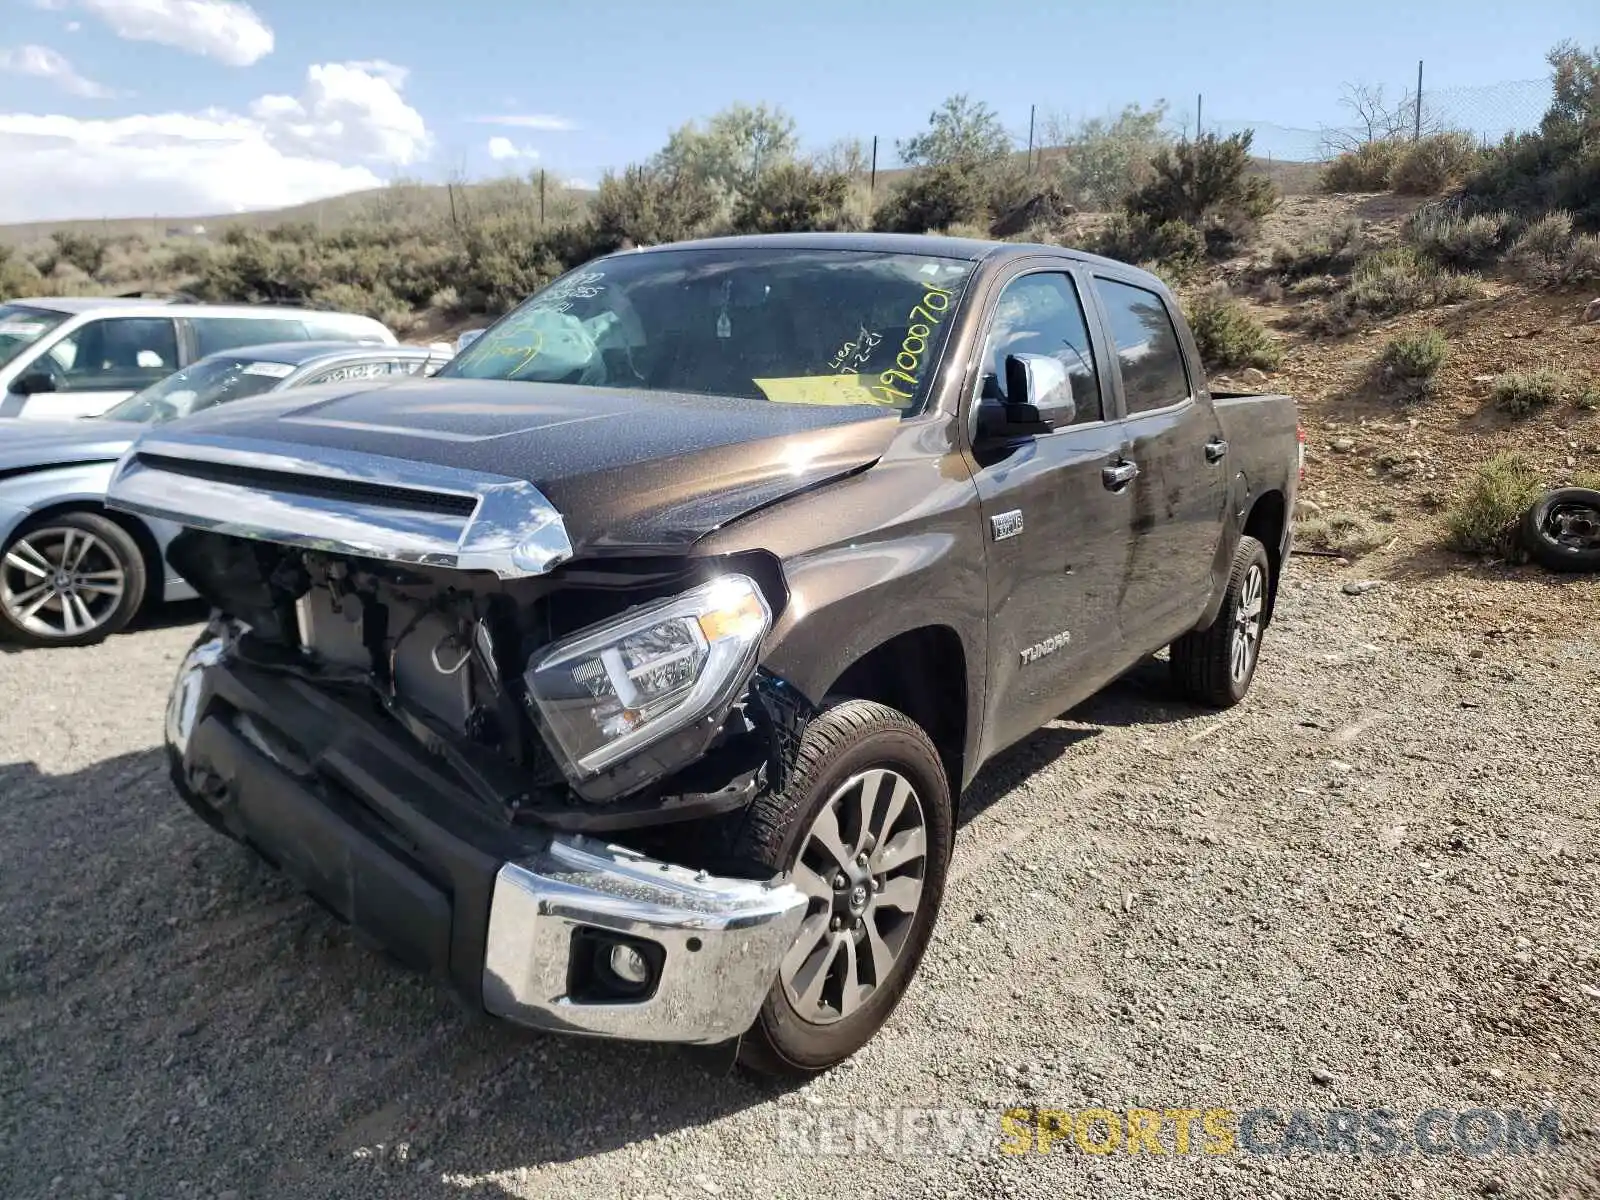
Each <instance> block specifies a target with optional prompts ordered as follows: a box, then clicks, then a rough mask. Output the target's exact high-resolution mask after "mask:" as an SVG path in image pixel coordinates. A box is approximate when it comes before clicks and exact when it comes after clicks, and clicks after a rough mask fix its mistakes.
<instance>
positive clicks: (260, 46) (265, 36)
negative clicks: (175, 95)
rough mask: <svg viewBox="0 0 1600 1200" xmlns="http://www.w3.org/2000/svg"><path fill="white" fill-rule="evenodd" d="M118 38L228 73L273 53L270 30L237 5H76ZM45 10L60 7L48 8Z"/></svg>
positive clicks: (91, 0)
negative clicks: (221, 66) (208, 61)
mask: <svg viewBox="0 0 1600 1200" xmlns="http://www.w3.org/2000/svg"><path fill="white" fill-rule="evenodd" d="M77 2H78V4H79V5H80V6H81V7H83V8H85V9H87V10H88V11H90V12H92V13H93V14H94V15H95V16H97V17H99V18H100V19H101V20H102V21H104V22H105V23H106V24H107V25H109V26H111V29H112V32H114V33H115V34H116V35H117V36H118V37H122V38H127V39H128V40H129V41H133V42H159V43H160V44H161V45H163V46H176V47H177V48H178V49H180V50H187V51H189V52H190V53H191V54H201V55H204V56H205V57H207V58H214V59H216V60H217V61H218V62H222V63H226V64H228V66H230V67H248V66H249V65H250V64H251V63H253V62H257V61H259V60H260V59H263V58H265V57H266V56H267V55H269V54H271V53H272V45H273V39H272V29H271V27H270V26H268V25H267V23H266V22H265V21H263V20H262V19H261V18H260V17H259V16H257V15H256V13H255V10H254V9H252V8H251V7H250V6H249V5H248V4H241V3H238V2H237V0H77ZM48 7H55V8H60V7H64V4H62V3H53V4H50V5H48Z"/></svg>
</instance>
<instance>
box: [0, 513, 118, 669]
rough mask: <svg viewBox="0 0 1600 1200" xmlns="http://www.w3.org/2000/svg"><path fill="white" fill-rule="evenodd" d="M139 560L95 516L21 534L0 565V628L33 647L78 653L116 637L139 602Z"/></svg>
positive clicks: (51, 522) (64, 518) (70, 517)
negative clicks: (78, 649) (76, 648)
mask: <svg viewBox="0 0 1600 1200" xmlns="http://www.w3.org/2000/svg"><path fill="white" fill-rule="evenodd" d="M144 587H145V573H144V560H143V557H142V556H141V554H140V553H139V548H138V546H137V545H136V544H135V543H134V541H133V539H132V538H131V537H129V536H128V533H127V531H126V530H124V529H123V528H122V527H121V526H120V525H117V524H116V523H115V522H112V521H109V520H107V519H106V518H104V517H101V516H98V515H96V514H94V513H63V514H61V515H60V516H57V517H53V518H49V519H47V520H45V521H43V522H41V523H39V524H37V525H34V526H31V527H28V528H25V529H24V530H23V531H22V532H21V533H20V534H18V535H17V536H16V537H15V538H13V539H12V541H11V542H10V543H9V544H8V545H7V546H6V547H5V552H4V556H3V557H0V623H3V625H4V626H5V627H6V628H7V630H8V632H10V633H12V634H13V635H14V636H16V637H17V638H18V639H20V640H22V641H25V642H28V643H30V644H32V645H36V646H81V645H86V644H88V643H91V642H97V641H100V640H101V639H102V638H105V637H107V636H108V635H110V634H111V633H114V632H116V631H117V630H118V629H121V628H122V627H123V626H124V625H126V624H127V623H128V620H129V619H130V618H131V617H132V616H133V614H134V613H135V612H136V611H137V610H138V607H139V604H140V602H141V601H142V600H143V598H144Z"/></svg>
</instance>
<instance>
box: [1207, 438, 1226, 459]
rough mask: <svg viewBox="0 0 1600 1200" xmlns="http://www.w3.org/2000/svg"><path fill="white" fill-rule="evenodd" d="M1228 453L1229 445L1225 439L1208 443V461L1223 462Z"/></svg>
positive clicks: (1215, 439)
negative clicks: (1223, 457)
mask: <svg viewBox="0 0 1600 1200" xmlns="http://www.w3.org/2000/svg"><path fill="white" fill-rule="evenodd" d="M1227 452H1228V443H1227V440H1226V439H1224V438H1212V439H1211V440H1210V441H1209V442H1207V443H1206V461H1207V462H1221V461H1222V456H1223V455H1225V454H1226V453H1227Z"/></svg>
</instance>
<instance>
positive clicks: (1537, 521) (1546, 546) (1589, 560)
mask: <svg viewBox="0 0 1600 1200" xmlns="http://www.w3.org/2000/svg"><path fill="white" fill-rule="evenodd" d="M1518 532H1519V534H1520V536H1521V540H1522V545H1523V547H1524V548H1525V549H1526V550H1527V551H1528V554H1529V555H1530V556H1531V557H1532V558H1533V560H1534V561H1535V562H1536V563H1538V564H1539V565H1540V566H1542V567H1546V568H1548V569H1549V570H1552V571H1600V491H1596V490H1594V489H1593V488H1576V487H1573V488H1557V489H1556V490H1555V491H1553V492H1546V493H1545V494H1544V495H1542V496H1540V497H1539V499H1538V500H1537V501H1536V502H1535V503H1534V505H1533V507H1532V508H1530V509H1528V511H1527V512H1525V513H1523V514H1522V524H1521V527H1520V529H1519V530H1518Z"/></svg>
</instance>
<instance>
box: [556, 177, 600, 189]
mask: <svg viewBox="0 0 1600 1200" xmlns="http://www.w3.org/2000/svg"><path fill="white" fill-rule="evenodd" d="M561 186H562V187H564V188H571V189H572V190H573V191H575V192H592V191H594V190H595V189H596V188H597V187H599V186H600V185H599V184H597V183H596V182H595V181H594V180H592V179H582V178H579V177H578V176H576V175H573V176H572V177H570V178H568V179H563V180H562V181H561Z"/></svg>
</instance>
